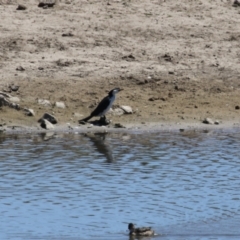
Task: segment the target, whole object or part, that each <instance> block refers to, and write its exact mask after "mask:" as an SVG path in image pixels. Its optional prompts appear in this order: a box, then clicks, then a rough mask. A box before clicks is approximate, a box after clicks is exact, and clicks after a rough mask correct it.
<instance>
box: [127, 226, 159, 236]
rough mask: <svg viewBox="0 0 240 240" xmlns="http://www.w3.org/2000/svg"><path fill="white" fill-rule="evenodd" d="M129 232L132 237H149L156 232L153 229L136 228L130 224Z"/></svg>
mask: <svg viewBox="0 0 240 240" xmlns="http://www.w3.org/2000/svg"><path fill="white" fill-rule="evenodd" d="M128 230H129V235H130V236H139V237H141V236H142V237H144V236H145V237H147V236H153V235H155V232H154V231H153V230H152V228H151V227H141V228H135V226H134V224H133V223H129V224H128Z"/></svg>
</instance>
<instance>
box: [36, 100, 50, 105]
mask: <svg viewBox="0 0 240 240" xmlns="http://www.w3.org/2000/svg"><path fill="white" fill-rule="evenodd" d="M38 104H41V105H44V106H51V103H50V101H49V100H46V99H38Z"/></svg>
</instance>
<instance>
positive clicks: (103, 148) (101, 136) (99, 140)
mask: <svg viewBox="0 0 240 240" xmlns="http://www.w3.org/2000/svg"><path fill="white" fill-rule="evenodd" d="M106 135H107V133H94V134H86V135H85V136H86V137H88V138H89V139H90V140H91V142H92V143H93V145H94V147H95V149H96V150H97V151H98V152H99V153H101V154H102V155H104V156H105V157H106V162H107V163H112V162H114V158H113V155H112V150H111V148H110V146H109V144H108V143H107V142H106V141H105V140H106Z"/></svg>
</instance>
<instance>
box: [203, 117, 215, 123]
mask: <svg viewBox="0 0 240 240" xmlns="http://www.w3.org/2000/svg"><path fill="white" fill-rule="evenodd" d="M203 123H205V124H214V121H213V120H212V119H211V118H205V119H204V120H203Z"/></svg>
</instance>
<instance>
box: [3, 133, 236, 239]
mask: <svg viewBox="0 0 240 240" xmlns="http://www.w3.org/2000/svg"><path fill="white" fill-rule="evenodd" d="M239 142H240V134H239V133H237V132H235V133H233V132H232V133H224V132H194V131H189V132H183V133H176V132H175V133H173V132H171V133H168V132H166V133H164V132H159V133H138V134H128V133H121V134H120V133H111V134H100V133H99V134H94V133H89V134H74V133H71V134H61V133H57V134H54V133H48V134H47V135H46V134H44V133H43V134H26V135H23V134H18V135H13V134H1V135H0V216H1V218H0V239H3V240H5V239H14V240H15V239H47V240H48V239H66V240H67V239H93V240H94V239H99V240H101V239H106V240H107V239H113V240H114V239H116V240H124V239H129V237H128V232H127V225H128V223H129V222H133V223H136V224H137V226H152V228H153V229H154V230H155V231H156V232H157V233H158V234H159V235H157V236H154V237H151V238H147V239H156V240H157V239H162V240H175V239H176V240H177V239H178V240H183V239H186V240H207V239H219V240H226V239H240V227H239V223H240V151H239V146H240V144H239Z"/></svg>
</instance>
